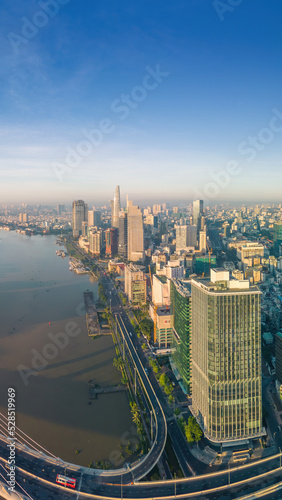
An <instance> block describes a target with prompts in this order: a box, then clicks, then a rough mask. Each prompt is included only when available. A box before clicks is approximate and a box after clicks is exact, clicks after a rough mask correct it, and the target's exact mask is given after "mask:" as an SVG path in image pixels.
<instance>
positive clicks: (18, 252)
mask: <svg viewBox="0 0 282 500" xmlns="http://www.w3.org/2000/svg"><path fill="white" fill-rule="evenodd" d="M55 241H56V238H55V237H54V236H44V237H42V236H32V237H27V236H24V235H20V234H17V233H15V232H14V231H13V232H12V231H11V232H6V231H3V230H0V381H1V382H0V412H1V413H2V414H4V415H7V397H8V395H7V391H8V388H9V387H13V388H15V391H16V423H17V426H18V428H20V429H21V430H22V431H24V432H25V433H26V434H28V435H29V436H30V437H31V438H32V439H34V440H35V441H36V442H37V443H39V444H40V445H41V446H43V447H44V448H46V449H47V450H49V451H50V452H52V453H53V454H54V455H55V456H56V457H60V458H62V459H64V460H66V461H69V462H74V463H77V464H79V465H86V466H87V465H88V464H89V463H90V462H91V461H96V460H106V459H109V458H110V457H111V456H113V455H114V456H116V452H117V451H118V449H119V445H120V444H121V439H123V438H122V436H123V435H124V433H128V432H129V433H130V431H131V429H132V420H131V414H130V408H129V401H128V396H127V393H125V392H120V393H115V394H105V395H100V396H99V397H98V399H97V400H93V401H92V403H91V405H89V404H88V381H89V380H93V382H95V383H97V384H99V385H100V386H105V385H114V384H117V383H118V382H119V381H120V372H118V371H117V369H116V368H115V367H114V366H113V358H114V356H115V350H114V345H113V340H112V337H111V336H106V337H100V338H97V339H95V340H92V339H91V338H89V337H88V335H87V331H86V323H85V313H84V312H83V310H82V306H83V292H84V291H85V290H87V289H89V290H92V291H93V293H94V296H97V289H98V284H97V282H96V281H94V280H93V278H92V277H90V276H89V275H76V274H75V273H73V272H71V271H70V270H69V266H68V257H66V258H65V259H63V258H61V257H58V256H57V255H56V253H55V252H56V250H57V249H59V248H60V247H59V246H58V245H55V244H54V243H55ZM49 323H50V324H49ZM76 450H79V454H75V451H76ZM117 465H118V464H117Z"/></svg>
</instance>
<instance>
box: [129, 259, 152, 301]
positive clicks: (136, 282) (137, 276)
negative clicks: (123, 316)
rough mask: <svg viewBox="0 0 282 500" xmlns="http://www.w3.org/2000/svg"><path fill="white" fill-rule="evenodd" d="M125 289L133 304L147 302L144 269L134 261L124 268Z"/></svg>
mask: <svg viewBox="0 0 282 500" xmlns="http://www.w3.org/2000/svg"><path fill="white" fill-rule="evenodd" d="M124 291H125V293H126V295H127V297H128V300H129V301H130V302H131V304H132V305H142V304H146V300H147V293H146V292H147V281H146V278H145V276H144V273H143V271H142V270H140V269H139V268H138V267H137V266H135V265H133V264H132V263H131V264H129V265H128V266H125V269H124Z"/></svg>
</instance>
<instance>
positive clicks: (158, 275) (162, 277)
mask: <svg viewBox="0 0 282 500" xmlns="http://www.w3.org/2000/svg"><path fill="white" fill-rule="evenodd" d="M154 277H155V278H156V279H158V280H159V281H161V283H166V282H167V277H166V276H164V275H163V274H154Z"/></svg>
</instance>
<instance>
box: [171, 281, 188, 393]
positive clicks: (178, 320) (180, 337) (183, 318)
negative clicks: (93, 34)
mask: <svg viewBox="0 0 282 500" xmlns="http://www.w3.org/2000/svg"><path fill="white" fill-rule="evenodd" d="M170 286H171V288H170V303H171V312H172V317H173V347H174V348H175V351H174V353H173V355H172V359H173V362H174V364H175V366H176V369H177V371H178V373H179V375H180V377H181V378H180V380H179V381H180V383H182V386H183V387H184V389H185V392H187V394H190V393H191V328H192V316H191V285H190V283H189V282H188V281H180V280H171V282H170Z"/></svg>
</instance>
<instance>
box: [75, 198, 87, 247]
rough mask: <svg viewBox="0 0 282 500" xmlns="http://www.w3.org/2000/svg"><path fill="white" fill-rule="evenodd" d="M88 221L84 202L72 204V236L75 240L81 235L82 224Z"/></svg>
mask: <svg viewBox="0 0 282 500" xmlns="http://www.w3.org/2000/svg"><path fill="white" fill-rule="evenodd" d="M87 220H88V206H87V204H86V203H84V201H82V200H77V201H73V203H72V234H73V236H74V237H75V238H77V237H78V236H79V235H80V234H81V233H82V222H83V221H87Z"/></svg>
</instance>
